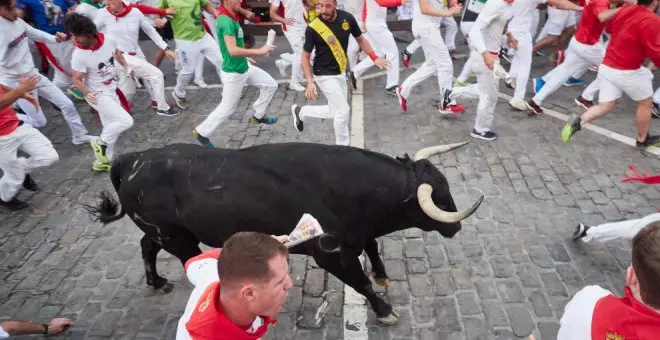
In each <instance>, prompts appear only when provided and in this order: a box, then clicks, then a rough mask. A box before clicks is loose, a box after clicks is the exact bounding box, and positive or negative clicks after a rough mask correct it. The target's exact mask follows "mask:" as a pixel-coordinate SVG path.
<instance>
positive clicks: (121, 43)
mask: <svg viewBox="0 0 660 340" xmlns="http://www.w3.org/2000/svg"><path fill="white" fill-rule="evenodd" d="M94 23H95V24H96V27H98V29H99V31H105V32H106V37H111V38H112V40H114V41H115V42H116V43H117V48H119V50H121V51H122V52H125V53H128V54H133V53H136V54H137V55H139V56H143V55H144V54H143V53H142V50H141V49H140V44H139V41H138V40H139V34H140V28H142V30H143V31H144V33H146V34H147V35H148V36H149V38H151V40H153V42H154V43H155V44H156V46H158V48H160V49H161V50H164V49H165V48H167V43H166V42H165V41H164V40H163V38H161V36H160V35H159V34H158V32H156V29H155V28H154V27H153V26H151V23H150V22H149V19H147V17H146V16H145V15H144V14H142V12H140V10H138V9H137V8H133V9H131V11H130V12H129V13H128V14H126V16H123V17H116V16H114V15H112V13H110V11H109V10H107V9H103V10H101V11H99V12H98V14H97V15H96V19H95V20H94Z"/></svg>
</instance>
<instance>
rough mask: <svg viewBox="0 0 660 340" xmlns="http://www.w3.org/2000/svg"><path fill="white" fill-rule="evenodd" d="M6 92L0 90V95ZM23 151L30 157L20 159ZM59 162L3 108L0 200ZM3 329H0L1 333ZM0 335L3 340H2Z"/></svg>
mask: <svg viewBox="0 0 660 340" xmlns="http://www.w3.org/2000/svg"><path fill="white" fill-rule="evenodd" d="M3 93H5V90H4V89H3V88H2V87H0V94H3ZM18 150H21V151H23V152H25V153H26V154H28V156H29V157H27V158H26V157H18V156H17V151H18ZM57 160H58V155H57V152H56V151H55V149H54V148H53V144H51V142H50V141H49V140H48V138H46V137H45V136H44V135H42V134H41V132H39V131H38V130H37V129H35V128H33V127H32V126H30V125H29V124H25V123H23V122H21V121H20V120H18V118H17V117H16V112H14V110H13V109H12V108H11V105H10V106H7V107H4V108H0V170H2V173H3V175H2V177H1V178H0V200H2V201H4V202H9V201H11V199H12V198H14V196H16V194H17V193H18V190H20V188H21V187H22V186H23V180H25V175H27V174H29V173H30V172H32V171H33V170H34V169H37V168H40V167H45V166H49V165H51V164H53V163H55V162H57ZM1 330H2V329H1V328H0V331H1ZM1 335H2V332H0V338H1V337H2V336H1Z"/></svg>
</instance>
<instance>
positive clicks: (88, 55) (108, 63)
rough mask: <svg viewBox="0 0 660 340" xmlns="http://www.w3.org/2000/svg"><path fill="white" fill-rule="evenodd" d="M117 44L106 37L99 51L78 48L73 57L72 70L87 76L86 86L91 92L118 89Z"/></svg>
mask: <svg viewBox="0 0 660 340" xmlns="http://www.w3.org/2000/svg"><path fill="white" fill-rule="evenodd" d="M116 49H117V44H116V43H115V41H113V40H112V37H109V36H107V35H105V39H104V41H103V45H101V47H99V49H98V50H95V51H92V50H83V49H81V48H78V47H76V49H75V50H74V51H73V56H72V57H71V68H72V69H73V70H74V71H78V72H82V73H84V74H85V85H86V86H87V89H88V90H89V91H90V92H112V93H114V91H115V89H116V88H117V71H116V68H115V63H116V62H117V61H116V60H115V55H114V53H115V50H116Z"/></svg>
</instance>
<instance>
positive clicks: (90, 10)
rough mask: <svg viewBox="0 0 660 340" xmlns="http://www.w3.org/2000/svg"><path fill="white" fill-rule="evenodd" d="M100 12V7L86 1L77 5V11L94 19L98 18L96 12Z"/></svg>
mask: <svg viewBox="0 0 660 340" xmlns="http://www.w3.org/2000/svg"><path fill="white" fill-rule="evenodd" d="M98 12H99V8H96V7H94V6H92V5H89V4H86V3H84V2H81V3H80V4H78V6H76V13H78V14H82V15H84V16H86V17H88V18H90V19H92V21H94V19H95V18H96V14H97V13H98Z"/></svg>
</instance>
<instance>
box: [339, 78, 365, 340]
mask: <svg viewBox="0 0 660 340" xmlns="http://www.w3.org/2000/svg"><path fill="white" fill-rule="evenodd" d="M349 86H350V85H349ZM357 86H358V90H356V91H353V93H352V100H351V113H352V114H351V146H354V147H356V148H361V149H364V97H363V92H362V88H363V87H362V79H358V81H357ZM359 260H360V264H361V265H362V268H364V261H365V258H364V254H361V255H360V257H359ZM342 314H343V315H344V320H343V325H344V339H347V340H366V339H368V338H369V333H368V330H367V305H366V303H365V298H364V296H362V295H361V294H358V292H356V291H355V290H354V289H353V288H351V287H350V286H349V285H347V284H344V307H343V313H342Z"/></svg>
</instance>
